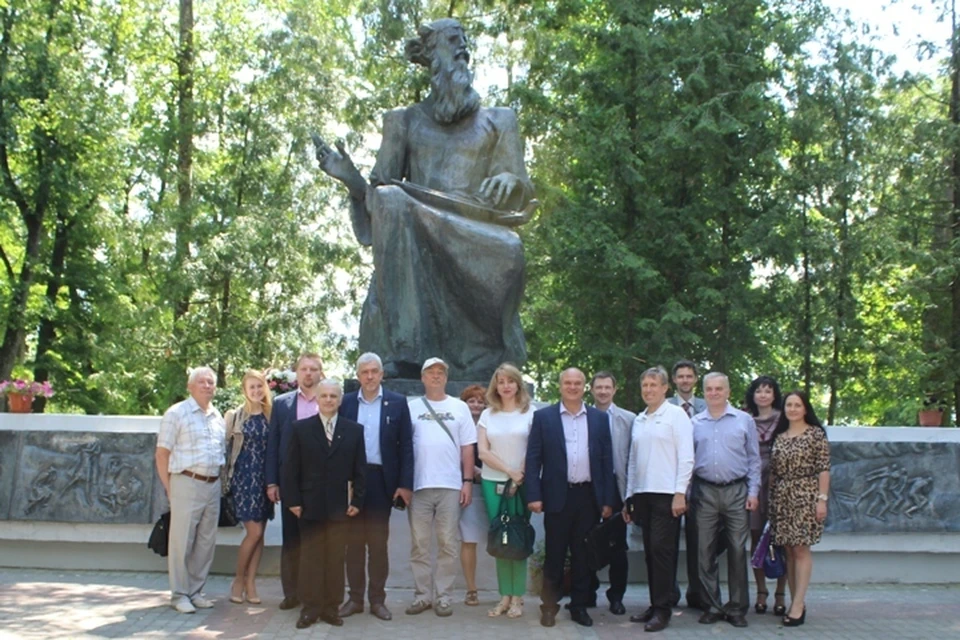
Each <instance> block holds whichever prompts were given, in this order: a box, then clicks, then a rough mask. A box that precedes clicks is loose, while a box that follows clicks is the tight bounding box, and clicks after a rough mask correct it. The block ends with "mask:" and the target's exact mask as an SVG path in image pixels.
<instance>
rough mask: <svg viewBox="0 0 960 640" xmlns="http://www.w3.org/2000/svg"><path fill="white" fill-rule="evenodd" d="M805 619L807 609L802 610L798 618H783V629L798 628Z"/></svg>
mask: <svg viewBox="0 0 960 640" xmlns="http://www.w3.org/2000/svg"><path fill="white" fill-rule="evenodd" d="M806 619H807V608H806V607H804V608H803V613H801V614H800V617H799V618H791V617H790V616H783V626H785V627H799V626H800V625H802V624H803V623H804V622H805V621H806Z"/></svg>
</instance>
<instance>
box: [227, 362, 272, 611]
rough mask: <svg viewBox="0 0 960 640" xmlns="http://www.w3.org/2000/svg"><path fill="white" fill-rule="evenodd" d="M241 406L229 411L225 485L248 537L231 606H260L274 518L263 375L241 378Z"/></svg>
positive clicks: (241, 551)
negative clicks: (266, 534) (260, 576)
mask: <svg viewBox="0 0 960 640" xmlns="http://www.w3.org/2000/svg"><path fill="white" fill-rule="evenodd" d="M241 384H242V386H243V397H244V402H243V406H241V407H238V408H236V409H232V410H230V411H227V414H226V416H224V421H225V422H226V424H227V455H228V459H227V470H226V473H227V482H226V486H227V487H229V490H230V491H232V492H233V498H234V504H235V506H236V510H237V520H239V521H240V522H242V523H243V528H244V529H245V530H246V535H244V537H243V541H242V542H241V543H240V548H239V550H238V551H237V574H236V577H235V578H234V579H233V584H232V585H230V602H236V603H241V602H243V600H244V598H246V600H247V602H249V603H250V604H260V597H259V596H258V595H257V587H256V584H255V582H254V581H255V580H256V577H257V569H258V568H259V566H260V556H261V555H262V554H263V530H264V529H265V528H266V524H267V520H270V519H272V518H273V503H272V502H270V501H269V500H268V499H267V481H266V453H267V427H268V425H269V423H270V410H271V408H272V406H273V401H272V399H271V397H270V390H269V388H268V387H267V380H266V378H265V377H264V375H263V374H262V373H260V372H259V371H254V370H252V369H251V370H248V371H247V372H246V373H245V374H243V380H242V382H241Z"/></svg>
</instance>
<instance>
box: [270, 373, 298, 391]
mask: <svg viewBox="0 0 960 640" xmlns="http://www.w3.org/2000/svg"><path fill="white" fill-rule="evenodd" d="M267 386H269V387H270V391H272V392H273V393H274V395H276V394H278V393H286V392H287V391H293V390H294V389H296V388H297V374H296V373H294V372H293V371H280V370H279V369H272V370H270V371H269V372H268V373H267Z"/></svg>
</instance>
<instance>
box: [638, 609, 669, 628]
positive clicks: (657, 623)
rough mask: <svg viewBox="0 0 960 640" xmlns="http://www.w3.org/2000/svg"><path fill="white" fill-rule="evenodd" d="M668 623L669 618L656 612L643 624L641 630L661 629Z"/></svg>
mask: <svg viewBox="0 0 960 640" xmlns="http://www.w3.org/2000/svg"><path fill="white" fill-rule="evenodd" d="M668 624H670V619H669V618H667V617H665V616H664V615H662V614H659V613H658V614H655V615H654V616H653V618H652V619H651V620H650V622H648V623H647V624H645V625H643V630H644V631H650V632H654V631H663V630H664V629H666V628H667V625H668Z"/></svg>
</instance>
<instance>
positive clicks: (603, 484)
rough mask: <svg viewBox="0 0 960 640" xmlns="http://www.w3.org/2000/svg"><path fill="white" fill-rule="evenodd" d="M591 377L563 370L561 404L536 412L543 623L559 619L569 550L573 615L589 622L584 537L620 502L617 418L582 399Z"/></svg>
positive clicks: (530, 484)
mask: <svg viewBox="0 0 960 640" xmlns="http://www.w3.org/2000/svg"><path fill="white" fill-rule="evenodd" d="M586 382H587V379H586V376H584V374H583V372H582V371H580V370H579V369H575V368H570V369H566V370H565V371H564V372H563V373H561V374H560V397H561V402H559V403H558V404H555V405H551V406H549V407H546V408H543V409H540V410H539V411H537V412H535V413H534V414H533V425H532V426H531V428H530V438H529V440H528V441H527V462H526V485H527V501H528V505H527V506H528V507H529V508H530V510H531V511H533V512H534V513H541V512H542V513H544V518H543V528H544V532H545V537H546V540H545V543H544V546H545V550H546V557H545V559H544V565H543V592H542V594H541V599H542V601H543V604H542V605H541V606H540V624H542V625H543V626H545V627H552V626H553V625H554V624H555V623H556V617H557V612H558V611H559V610H560V607H559V604H558V603H559V601H560V596H561V593H562V591H561V590H562V582H563V563H564V560H565V558H566V555H567V550H568V549H569V550H570V569H571V577H572V584H571V593H570V617H571V619H573V621H574V622H576V623H578V624H581V625H583V626H586V627H589V626H591V625H592V624H593V620H591V619H590V616H589V614H587V604H588V602H589V599H590V569H589V567H588V566H587V546H586V542H585V541H584V538H585V537H586V535H587V533H588V532H589V531H590V529H592V528H593V527H594V526H595V525H596V524H597V523H598V522H600V518H601V516H602V517H603V518H609V517H610V516H611V515H612V514H613V506H612V505H613V504H614V503H615V502H616V491H617V489H616V482H615V480H614V474H613V448H612V446H611V442H610V419H609V417H608V416H607V414H606V413H604V412H602V411H598V410H597V409H594V408H593V407H588V406H586V405H585V404H584V402H583V394H584V391H585V388H586Z"/></svg>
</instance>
